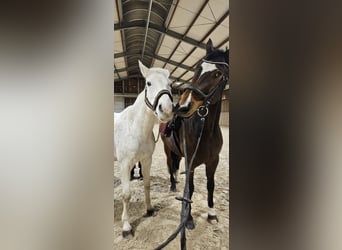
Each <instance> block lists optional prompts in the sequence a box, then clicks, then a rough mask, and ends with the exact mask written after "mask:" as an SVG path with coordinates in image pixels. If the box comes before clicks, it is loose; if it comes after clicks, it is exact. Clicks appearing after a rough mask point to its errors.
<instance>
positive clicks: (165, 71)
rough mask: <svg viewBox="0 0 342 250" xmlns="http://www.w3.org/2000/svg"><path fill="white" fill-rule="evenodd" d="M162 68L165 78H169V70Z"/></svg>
mask: <svg viewBox="0 0 342 250" xmlns="http://www.w3.org/2000/svg"><path fill="white" fill-rule="evenodd" d="M162 70H163V74H164V75H165V77H166V78H169V76H170V71H169V70H168V69H162Z"/></svg>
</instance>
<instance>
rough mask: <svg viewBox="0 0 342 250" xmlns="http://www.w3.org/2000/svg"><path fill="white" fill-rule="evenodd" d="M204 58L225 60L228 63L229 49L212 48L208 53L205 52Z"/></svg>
mask: <svg viewBox="0 0 342 250" xmlns="http://www.w3.org/2000/svg"><path fill="white" fill-rule="evenodd" d="M218 58H222V59H221V60H214V59H218ZM204 60H207V61H219V62H225V63H228V64H229V50H228V49H227V48H226V50H221V49H214V50H212V51H211V52H209V54H207V55H206V56H205V57H204Z"/></svg>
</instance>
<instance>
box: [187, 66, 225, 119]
mask: <svg viewBox="0 0 342 250" xmlns="http://www.w3.org/2000/svg"><path fill="white" fill-rule="evenodd" d="M202 61H203V62H206V63H210V64H220V65H223V66H226V67H228V68H229V64H228V63H226V62H212V61H207V60H205V59H202ZM219 71H220V72H221V73H222V79H221V80H220V81H219V83H218V84H216V86H214V87H213V88H212V89H211V90H210V91H209V93H208V94H205V93H204V92H203V91H202V90H200V89H199V88H195V87H193V86H187V87H185V88H184V89H185V90H186V89H188V90H191V91H193V92H195V93H196V94H197V95H199V96H201V97H202V98H203V100H202V101H203V103H204V104H203V105H201V106H200V107H198V109H197V114H198V115H199V116H200V117H205V116H207V115H208V112H209V111H208V106H209V105H210V104H211V103H212V97H213V95H214V94H215V92H216V90H217V89H219V88H220V87H222V86H225V85H226V83H227V81H228V76H227V75H226V74H224V72H222V71H221V70H219Z"/></svg>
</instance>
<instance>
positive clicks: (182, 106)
mask: <svg viewBox="0 0 342 250" xmlns="http://www.w3.org/2000/svg"><path fill="white" fill-rule="evenodd" d="M202 104H203V100H197V99H196V98H195V95H194V94H193V92H192V91H191V90H186V91H185V92H184V93H183V94H182V96H181V98H180V99H179V101H178V103H177V104H176V106H174V108H173V112H174V113H175V114H176V115H178V116H181V117H190V116H191V115H192V114H193V113H194V112H195V111H196V110H197V109H198V108H199V107H200V106H201V105H202Z"/></svg>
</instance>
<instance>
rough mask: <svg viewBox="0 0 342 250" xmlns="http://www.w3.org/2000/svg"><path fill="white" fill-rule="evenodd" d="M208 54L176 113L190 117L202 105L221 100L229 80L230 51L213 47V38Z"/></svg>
mask: <svg viewBox="0 0 342 250" xmlns="http://www.w3.org/2000/svg"><path fill="white" fill-rule="evenodd" d="M206 51H207V53H206V56H205V57H204V59H203V60H201V61H200V63H199V64H198V65H197V67H196V70H195V75H194V77H193V79H192V82H191V84H190V85H189V86H187V87H185V88H184V89H185V91H184V92H183V94H182V95H181V96H180V98H179V101H178V103H177V105H176V106H175V109H174V111H175V113H176V114H177V115H179V116H182V117H190V116H191V115H192V114H193V113H194V112H195V111H196V110H197V109H198V108H199V107H200V106H202V105H205V104H214V103H216V102H217V101H219V100H221V97H222V91H223V89H224V87H225V85H226V84H227V82H228V74H229V51H228V50H226V51H223V50H218V49H215V48H214V47H213V43H212V41H211V39H209V41H208V43H207V46H206Z"/></svg>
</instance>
